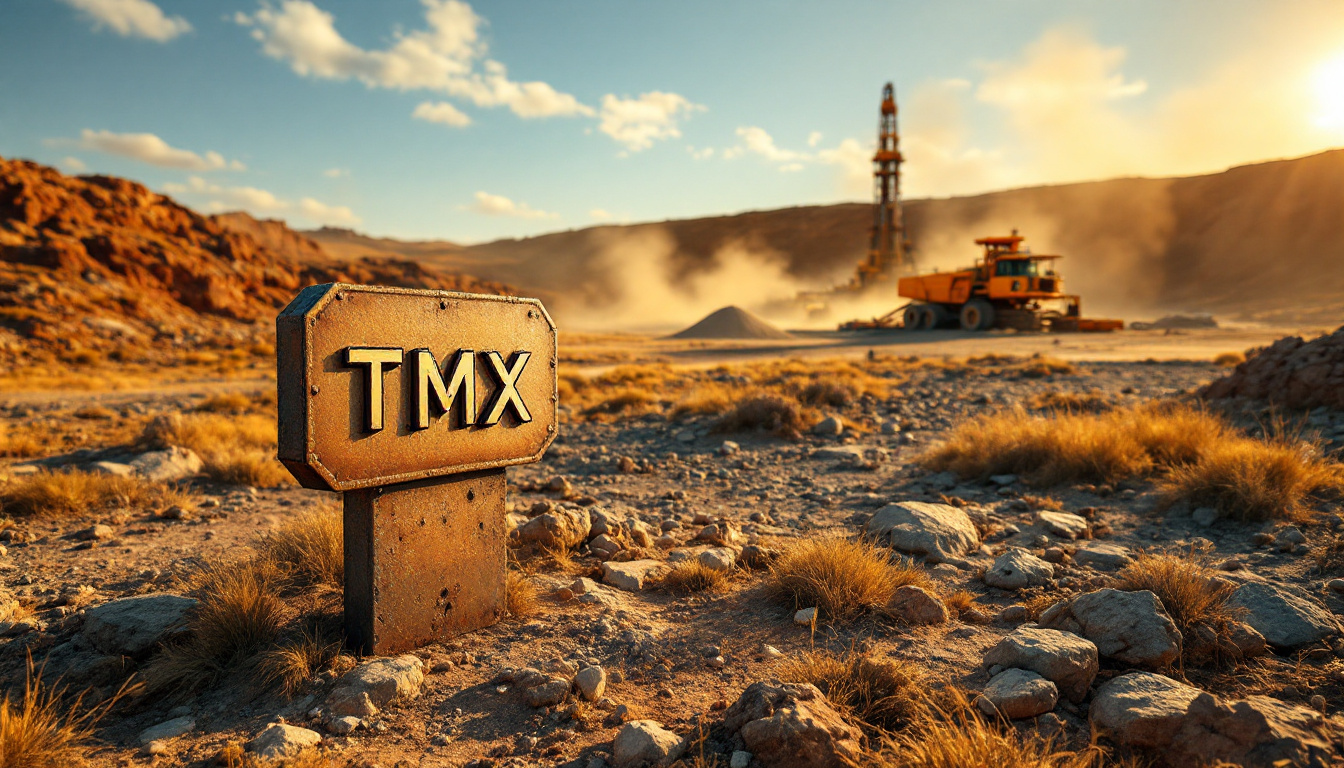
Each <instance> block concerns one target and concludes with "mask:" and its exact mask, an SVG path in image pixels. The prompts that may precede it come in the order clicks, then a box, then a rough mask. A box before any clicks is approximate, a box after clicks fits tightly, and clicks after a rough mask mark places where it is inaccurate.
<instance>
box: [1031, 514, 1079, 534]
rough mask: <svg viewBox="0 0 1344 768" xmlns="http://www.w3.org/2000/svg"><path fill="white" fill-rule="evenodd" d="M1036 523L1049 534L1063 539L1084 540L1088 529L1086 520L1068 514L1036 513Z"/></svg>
mask: <svg viewBox="0 0 1344 768" xmlns="http://www.w3.org/2000/svg"><path fill="white" fill-rule="evenodd" d="M1036 522H1037V523H1038V524H1040V525H1041V526H1043V527H1044V528H1045V529H1046V530H1047V531H1049V532H1050V533H1053V534H1054V535H1056V536H1059V537H1060V538H1064V539H1079V538H1084V537H1085V536H1086V535H1087V532H1088V530H1089V527H1090V526H1089V523H1088V522H1087V518H1083V517H1079V516H1078V515H1072V514H1069V513H1068V512H1037V513H1036Z"/></svg>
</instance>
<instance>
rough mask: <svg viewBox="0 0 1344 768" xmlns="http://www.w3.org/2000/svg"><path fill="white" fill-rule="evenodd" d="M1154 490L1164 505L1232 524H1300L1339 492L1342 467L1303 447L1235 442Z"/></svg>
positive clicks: (1343, 483)
mask: <svg viewBox="0 0 1344 768" xmlns="http://www.w3.org/2000/svg"><path fill="white" fill-rule="evenodd" d="M1158 490H1159V491H1160V493H1161V494H1162V496H1163V498H1164V499H1165V500H1166V502H1167V503H1176V502H1181V501H1184V502H1187V503H1188V504H1190V505H1191V506H1192V507H1215V508H1217V509H1220V510H1222V511H1223V512H1224V513H1225V514H1227V515H1228V516H1230V517H1233V518H1235V519H1237V520H1242V521H1258V520H1271V519H1289V520H1301V519H1303V518H1305V517H1306V516H1307V515H1308V513H1309V511H1310V505H1311V503H1312V502H1315V501H1317V500H1320V499H1322V498H1328V497H1337V496H1338V495H1339V494H1340V492H1341V491H1344V468H1341V466H1340V465H1339V464H1338V463H1336V462H1334V461H1328V460H1325V459H1322V458H1321V457H1320V456H1319V454H1318V453H1317V452H1316V451H1315V449H1314V447H1313V446H1311V445H1309V444H1306V443H1301V442H1294V441H1290V440H1286V439H1279V438H1270V439H1268V440H1252V439H1248V438H1237V439H1232V440H1228V441H1225V442H1222V443H1219V444H1216V445H1213V446H1210V447H1209V448H1208V449H1206V450H1205V451H1204V452H1203V454H1202V455H1201V456H1200V457H1199V459H1198V460H1197V461H1194V462H1192V463H1189V464H1185V465H1182V466H1177V467H1173V468H1172V469H1171V471H1170V472H1169V473H1168V474H1167V475H1166V476H1165V477H1163V478H1161V479H1160V480H1159V481H1158Z"/></svg>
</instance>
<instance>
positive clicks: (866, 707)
mask: <svg viewBox="0 0 1344 768" xmlns="http://www.w3.org/2000/svg"><path fill="white" fill-rule="evenodd" d="M775 674H776V675H778V676H779V678H780V679H781V680H785V681H787V682H795V683H811V684H812V685H815V686H817V688H818V689H820V690H821V692H822V693H824V694H826V698H827V699H828V700H830V702H831V703H833V704H836V705H838V706H840V707H841V708H842V709H844V710H846V711H847V712H849V713H850V714H852V715H853V716H854V717H857V718H858V719H860V720H862V721H864V722H865V723H867V724H869V725H871V726H876V727H878V728H884V729H887V730H895V729H898V728H901V727H903V726H904V725H906V724H907V723H909V722H910V721H911V720H913V719H914V718H915V717H916V716H917V715H918V714H919V710H920V702H919V693H920V689H921V687H922V685H923V683H924V673H923V671H922V670H921V669H920V668H919V667H918V666H916V665H915V664H913V663H911V662H908V661H899V660H895V659H874V658H871V657H868V656H863V655H861V654H857V653H853V652H850V653H846V654H836V653H829V652H826V651H813V652H810V653H805V654H803V655H802V656H801V657H799V658H796V659H789V660H787V661H785V662H783V663H782V664H780V665H779V666H777V667H776V668H775Z"/></svg>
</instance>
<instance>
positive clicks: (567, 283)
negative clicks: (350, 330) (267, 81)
mask: <svg viewBox="0 0 1344 768" xmlns="http://www.w3.org/2000/svg"><path fill="white" fill-rule="evenodd" d="M905 215H906V220H907V223H908V226H909V232H910V239H911V240H912V241H913V243H914V247H915V252H916V255H917V257H918V259H919V261H920V265H921V268H933V267H938V268H943V269H946V268H953V267H958V266H964V265H968V264H970V263H971V262H972V261H973V259H974V258H975V256H976V253H977V249H976V247H975V246H974V245H973V244H972V243H971V240H972V239H974V238H975V237H980V236H984V235H989V234H1006V233H1007V232H1008V231H1009V230H1010V229H1012V228H1018V229H1020V230H1021V232H1022V234H1024V235H1026V236H1027V237H1028V244H1029V245H1031V247H1032V248H1033V249H1034V250H1035V251H1036V252H1038V253H1041V252H1053V253H1061V254H1063V255H1064V256H1065V259H1064V260H1063V261H1062V262H1061V263H1060V269H1061V271H1062V272H1063V273H1064V275H1065V277H1066V283H1067V287H1068V288H1069V290H1070V291H1073V292H1077V293H1080V294H1082V296H1083V306H1084V310H1085V311H1089V312H1094V313H1099V314H1119V315H1121V316H1125V317H1131V318H1132V317H1139V316H1145V315H1151V314H1153V313H1158V312H1167V311H1176V310H1181V311H1188V312H1211V313H1214V314H1216V315H1218V316H1220V317H1232V316H1235V317H1239V318H1243V319H1259V320H1266V321H1276V320H1283V321H1289V322H1303V321H1309V322H1335V321H1338V320H1344V301H1341V299H1344V150H1334V151H1330V152H1324V153H1321V154H1317V155H1312V156H1309V157H1303V158H1297V159H1292V160H1280V161H1273V162H1265V163H1258V164H1254V165H1247V166H1241V167H1237V168H1232V169H1230V170H1228V171H1225V172H1222V173H1217V174H1210V175H1206V176H1193V177H1186V178H1167V179H1143V178H1126V179H1113V180H1108V181H1096V182H1087V183H1079V184H1063V185H1057V186H1046V187H1031V188H1024V189H1014V190H1006V191H1001V192H992V193H988V194H983V195H975V196H970V197H955V198H947V199H925V200H911V201H908V202H907V203H906V205H905ZM869 219H870V209H869V207H868V205H867V204H863V203H847V204H840V205H828V206H801V207H797V208H784V209H779V210H770V211H752V212H748V213H741V214H737V215H732V216H714V217H706V218H701V219H685V220H678V221H666V222H658V223H644V224H631V225H623V226H613V225H604V226H597V227H589V228H586V229H580V230H574V231H568V232H557V233H553V234H547V235H540V236H537V237H529V238H523V239H508V240H499V241H495V242H490V243H484V244H480V245H470V246H461V245H457V244H454V243H446V242H443V243H436V242H415V243H399V242H398V241H395V240H390V239H374V238H368V237H365V236H362V235H357V234H355V233H350V232H348V231H344V230H340V231H336V230H320V231H317V232H308V233H305V234H307V235H308V236H309V237H312V238H313V239H314V240H316V241H318V242H319V243H321V244H322V246H323V248H324V249H328V250H330V249H331V248H332V247H333V245H334V244H336V243H338V242H339V243H340V244H341V247H342V248H344V249H346V250H344V251H342V252H343V253H347V254H358V253H365V252H367V253H380V254H392V253H395V254H400V255H402V256H405V257H408V258H414V259H417V260H420V261H423V262H424V263H428V264H434V265H437V266H440V267H442V268H448V269H453V270H461V271H465V272H468V273H470V274H474V275H477V276H479V277H482V278H485V279H491V280H499V281H503V282H507V283H510V284H513V285H517V286H518V287H519V290H521V291H523V292H524V293H528V294H531V295H539V296H542V297H543V298H546V299H547V300H548V303H551V304H553V305H554V306H553V309H555V311H556V313H557V316H558V317H559V318H561V320H562V321H563V320H564V319H565V317H566V315H571V316H582V315H583V314H584V313H585V312H592V311H593V310H600V309H602V308H604V307H611V308H613V309H614V310H619V311H618V312H616V314H614V315H610V316H609V319H612V320H615V321H617V322H618V323H619V321H621V320H622V318H623V317H624V315H630V314H631V313H632V312H633V313H635V314H634V315H631V316H630V317H629V318H628V320H629V321H630V322H634V321H636V320H637V319H638V312H639V311H640V310H641V302H639V301H638V300H636V299H637V294H638V293H639V292H641V291H646V290H648V288H649V287H650V285H652V284H653V283H656V282H659V281H665V282H667V283H668V285H669V286H670V290H671V292H672V295H673V296H674V297H675V296H676V295H678V294H677V289H678V288H681V289H684V290H683V291H682V292H683V293H684V294H685V296H686V299H687V302H688V304H694V303H695V302H694V301H693V300H692V299H693V296H694V295H695V294H702V293H704V292H705V291H707V290H711V289H713V288H714V287H715V283H726V284H731V285H727V286H724V287H725V288H730V289H736V290H737V291H738V293H737V294H736V295H733V294H732V292H731V291H729V293H728V294H727V295H725V296H723V297H718V296H715V297H714V298H715V300H716V301H717V303H714V302H701V305H700V306H687V307H686V309H685V312H684V320H683V321H682V324H684V322H689V321H691V320H693V319H694V318H695V317H697V316H698V315H699V314H702V313H703V312H704V311H708V310H709V309H712V308H714V307H716V306H721V305H722V304H725V303H738V304H742V305H743V306H746V307H748V308H751V309H757V308H758V306H753V302H755V303H756V304H757V305H759V304H760V303H762V302H763V301H764V300H765V299H767V298H771V297H769V296H766V295H764V293H763V288H762V287H761V286H760V285H753V282H756V281H752V280H743V279H742V275H743V274H744V273H745V274H747V275H751V274H760V275H763V276H769V277H770V279H769V280H762V281H761V282H768V283H769V284H770V286H771V288H772V290H773V292H774V293H775V294H779V293H780V292H781V291H784V290H785V289H789V288H791V289H824V288H827V287H829V286H830V285H833V284H836V283H840V282H844V281H845V280H846V279H848V277H849V275H850V274H851V272H852V270H853V267H854V265H855V263H856V262H857V261H858V259H859V258H860V257H861V256H862V254H863V253H864V250H865V249H866V247H867V239H868V225H869ZM739 262H740V263H739ZM735 263H736V265H735ZM744 265H745V266H744ZM782 281H783V283H786V284H781V282H782ZM662 293H664V294H665V293H667V291H663V292H662ZM891 294H892V295H891V296H890V297H889V298H887V299H885V301H887V302H888V303H889V304H891V305H894V304H895V303H896V302H897V299H896V297H895V296H894V291H891ZM774 297H775V298H777V297H778V296H777V295H776V296H774ZM720 299H722V300H720ZM622 313H624V314H622Z"/></svg>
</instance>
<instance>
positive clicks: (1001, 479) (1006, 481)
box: [989, 475, 1017, 485]
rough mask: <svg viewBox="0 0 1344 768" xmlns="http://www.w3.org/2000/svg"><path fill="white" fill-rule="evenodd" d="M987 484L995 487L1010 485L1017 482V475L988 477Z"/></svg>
mask: <svg viewBox="0 0 1344 768" xmlns="http://www.w3.org/2000/svg"><path fill="white" fill-rule="evenodd" d="M989 482H991V483H993V484H995V485H1012V484H1013V483H1016V482H1017V475H990V476H989Z"/></svg>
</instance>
